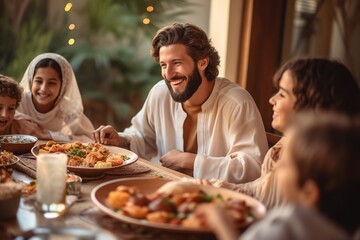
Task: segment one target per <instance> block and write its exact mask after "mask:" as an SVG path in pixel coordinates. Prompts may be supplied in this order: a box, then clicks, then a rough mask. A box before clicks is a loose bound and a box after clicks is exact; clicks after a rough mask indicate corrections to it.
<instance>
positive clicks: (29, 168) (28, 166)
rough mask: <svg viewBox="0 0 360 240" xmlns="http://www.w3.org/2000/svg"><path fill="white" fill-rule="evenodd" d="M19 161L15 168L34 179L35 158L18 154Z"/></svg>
mask: <svg viewBox="0 0 360 240" xmlns="http://www.w3.org/2000/svg"><path fill="white" fill-rule="evenodd" d="M19 158H20V161H19V162H18V163H17V164H16V165H15V168H16V169H17V170H19V171H20V172H23V173H25V174H27V175H28V176H29V177H32V178H34V179H36V160H35V159H32V158H26V157H22V156H20V157H19Z"/></svg>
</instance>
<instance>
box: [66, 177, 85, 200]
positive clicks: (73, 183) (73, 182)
mask: <svg viewBox="0 0 360 240" xmlns="http://www.w3.org/2000/svg"><path fill="white" fill-rule="evenodd" d="M81 182H82V179H81V177H79V176H78V175H75V174H73V173H68V174H67V178H66V194H68V195H76V196H78V197H80V195H81Z"/></svg>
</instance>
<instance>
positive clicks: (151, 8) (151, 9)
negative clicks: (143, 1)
mask: <svg viewBox="0 0 360 240" xmlns="http://www.w3.org/2000/svg"><path fill="white" fill-rule="evenodd" d="M146 11H148V12H152V11H154V7H153V6H147V7H146Z"/></svg>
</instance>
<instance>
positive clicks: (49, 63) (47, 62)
mask: <svg viewBox="0 0 360 240" xmlns="http://www.w3.org/2000/svg"><path fill="white" fill-rule="evenodd" d="M47 67H51V68H52V69H54V70H55V71H56V72H57V73H58V75H59V78H60V80H61V82H62V71H61V67H60V65H59V64H58V63H57V62H56V61H55V60H53V59H51V58H44V59H41V60H40V61H39V62H38V63H37V64H36V65H35V69H34V76H35V73H36V71H37V69H38V68H47ZM34 76H33V77H34Z"/></svg>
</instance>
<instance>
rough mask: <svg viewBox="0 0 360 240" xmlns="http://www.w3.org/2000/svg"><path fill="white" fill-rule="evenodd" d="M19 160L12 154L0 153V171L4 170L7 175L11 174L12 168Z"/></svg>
mask: <svg viewBox="0 0 360 240" xmlns="http://www.w3.org/2000/svg"><path fill="white" fill-rule="evenodd" d="M19 160H20V159H19V158H18V157H17V156H15V155H14V154H13V153H12V152H8V151H6V150H4V151H0V169H5V170H6V171H7V172H8V173H9V174H11V173H12V172H13V170H14V167H15V165H16V164H17V163H18V162H19Z"/></svg>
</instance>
